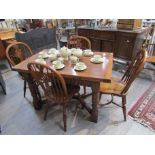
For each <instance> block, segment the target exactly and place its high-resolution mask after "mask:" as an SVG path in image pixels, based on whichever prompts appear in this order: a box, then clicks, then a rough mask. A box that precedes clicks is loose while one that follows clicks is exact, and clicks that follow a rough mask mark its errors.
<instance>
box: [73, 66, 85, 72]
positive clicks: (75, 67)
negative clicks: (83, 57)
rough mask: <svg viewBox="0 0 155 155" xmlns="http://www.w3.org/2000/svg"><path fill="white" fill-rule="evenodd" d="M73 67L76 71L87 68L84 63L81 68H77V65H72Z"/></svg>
mask: <svg viewBox="0 0 155 155" xmlns="http://www.w3.org/2000/svg"><path fill="white" fill-rule="evenodd" d="M74 69H75V70H76V71H83V70H85V69H87V66H86V65H84V66H83V68H78V67H77V66H74Z"/></svg>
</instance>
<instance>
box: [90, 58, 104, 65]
mask: <svg viewBox="0 0 155 155" xmlns="http://www.w3.org/2000/svg"><path fill="white" fill-rule="evenodd" d="M90 61H91V62H92V63H95V64H100V63H102V62H103V58H100V59H99V60H97V61H96V60H95V59H94V58H91V59H90Z"/></svg>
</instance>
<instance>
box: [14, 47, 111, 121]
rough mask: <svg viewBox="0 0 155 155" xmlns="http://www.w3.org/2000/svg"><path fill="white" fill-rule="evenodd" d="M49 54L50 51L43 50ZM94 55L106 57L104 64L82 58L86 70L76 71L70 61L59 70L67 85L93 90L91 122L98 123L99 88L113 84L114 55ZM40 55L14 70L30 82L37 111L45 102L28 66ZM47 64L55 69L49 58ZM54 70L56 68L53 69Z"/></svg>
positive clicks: (20, 64)
mask: <svg viewBox="0 0 155 155" xmlns="http://www.w3.org/2000/svg"><path fill="white" fill-rule="evenodd" d="M43 51H44V52H48V49H46V50H43ZM94 54H98V55H102V56H103V57H104V61H103V63H99V64H94V63H92V62H91V61H90V58H91V57H85V56H82V57H81V58H80V62H84V63H85V64H86V66H87V69H86V70H83V71H76V70H75V69H74V65H73V64H71V62H70V61H65V62H64V65H65V67H64V68H63V69H60V70H57V71H58V72H59V73H60V74H61V75H62V76H63V77H64V79H65V81H66V83H67V84H74V85H80V86H81V85H84V86H87V87H90V88H91V89H92V103H90V104H91V105H90V110H89V112H90V114H91V121H92V122H97V120H98V103H99V87H100V82H108V83H110V82H111V76H112V66H113V54H112V53H109V52H94ZM38 55H39V53H37V54H35V55H32V56H31V57H29V58H27V59H26V60H24V61H22V62H21V63H19V64H18V65H16V66H13V67H12V70H14V71H17V72H19V73H20V74H22V76H23V77H24V79H25V80H26V81H27V82H28V86H29V90H30V92H31V95H32V98H33V105H34V108H35V109H41V108H42V105H43V100H42V98H41V95H40V92H39V89H38V87H37V86H36V84H35V82H34V81H33V79H32V77H31V74H30V72H29V70H28V68H27V64H28V63H30V62H32V61H34V60H35V59H37V58H38ZM45 61H46V64H48V65H49V66H51V67H53V65H52V62H51V61H50V60H49V59H48V58H47V59H45ZM53 68H54V67H53Z"/></svg>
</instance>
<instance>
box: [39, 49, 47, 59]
mask: <svg viewBox="0 0 155 155" xmlns="http://www.w3.org/2000/svg"><path fill="white" fill-rule="evenodd" d="M48 57H49V55H48V54H47V52H45V51H42V52H39V55H38V58H39V59H47V58H48Z"/></svg>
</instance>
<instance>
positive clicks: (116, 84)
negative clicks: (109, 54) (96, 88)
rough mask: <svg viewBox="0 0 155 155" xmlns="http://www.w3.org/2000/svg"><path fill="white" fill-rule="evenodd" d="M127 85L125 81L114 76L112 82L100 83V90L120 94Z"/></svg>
mask: <svg viewBox="0 0 155 155" xmlns="http://www.w3.org/2000/svg"><path fill="white" fill-rule="evenodd" d="M124 87H125V83H124V82H122V81H121V80H120V79H118V78H115V77H112V80H111V83H105V82H101V83H100V92H101V93H105V94H118V95H120V94H121V92H122V90H123V89H124Z"/></svg>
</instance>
